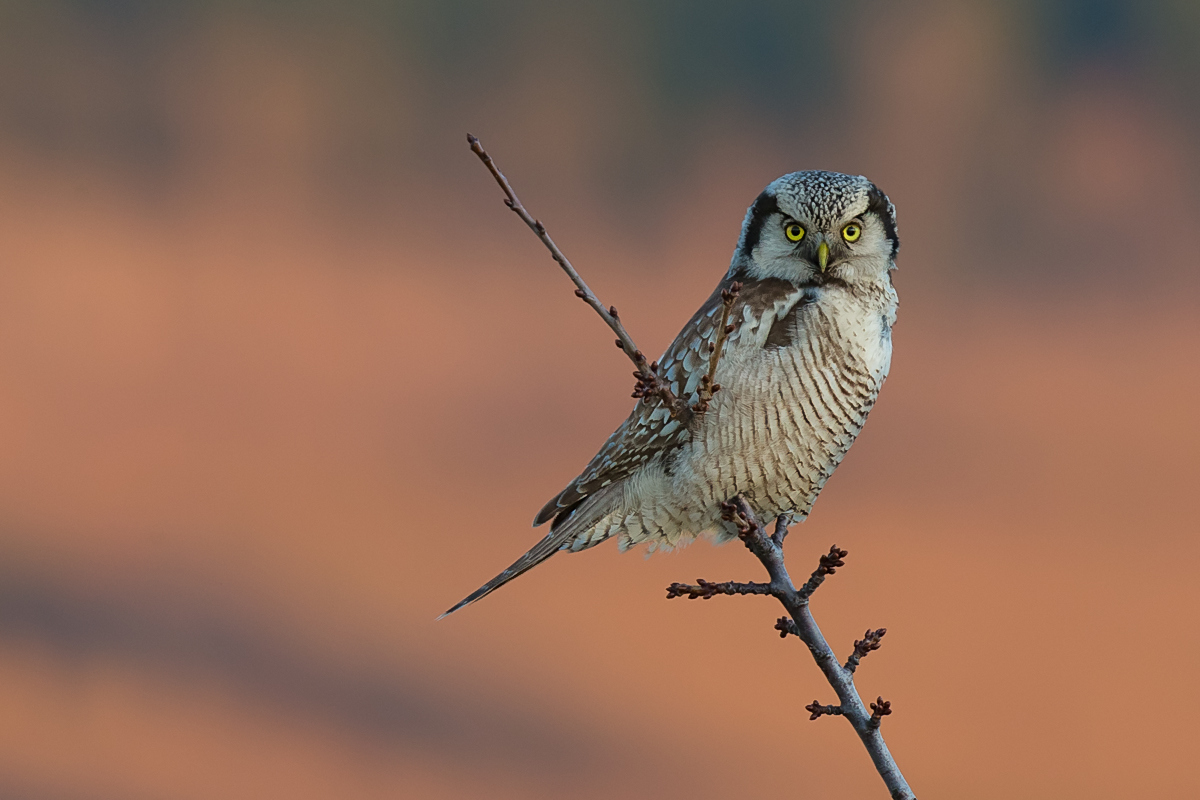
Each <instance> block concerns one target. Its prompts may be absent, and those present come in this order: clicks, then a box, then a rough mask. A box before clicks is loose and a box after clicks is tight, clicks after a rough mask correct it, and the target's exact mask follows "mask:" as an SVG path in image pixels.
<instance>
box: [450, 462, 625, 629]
mask: <svg viewBox="0 0 1200 800" xmlns="http://www.w3.org/2000/svg"><path fill="white" fill-rule="evenodd" d="M617 487H618V484H611V485H610V486H607V487H605V488H604V489H601V490H600V491H599V492H597V493H596V494H594V495H592V496H591V497H589V498H588V499H587V500H585V501H584V502H583V504H582V505H581V506H580V507H579V508H577V509H576V510H575V513H573V514H571V516H569V517H567V518H566V519H564V520H562V524H556V525H554V526H553V527H552V528H551V529H550V532H549V533H548V534H546V535H545V536H544V537H543V538H542V540H541V541H540V542H538V543H537V544H535V545H534V546H533V547H531V548H530V549H529V552H528V553H526V554H525V555H523V556H521V557H520V558H518V559H517V560H516V561H514V562H513V565H512V566H511V567H509V568H508V569H506V570H504V572H501V573H500V574H499V575H497V576H496V577H494V578H492V579H491V580H490V581H488V582H487V583H485V584H484V585H483V586H480V587H479V588H478V589H476V590H475V591H473V592H471V593H470V594H469V595H467V596H466V598H464V599H463V600H462V601H461V602H460V603H458V605H456V606H454V607H453V608H451V609H450V610H449V611H447V612H446V613H445V614H442V616H441V617H438V619H442V618H443V617H448V616H450V615H451V614H453V613H454V612H455V611H458V610H459V609H460V608H462V607H463V606H468V605H470V604H471V603H474V602H475V601H476V600H479V599H480V598H483V597H487V596H488V595H489V594H491V593H492V592H494V591H496V590H497V589H499V588H500V587H501V586H503V585H504V584H506V583H508V582H509V581H511V580H512V579H513V578H515V577H517V576H518V575H523V574H524V573H526V572H528V571H529V570H531V569H533V568H534V567H536V566H537V565H538V564H540V563H542V562H543V561H545V560H546V559H547V558H549V557H550V556H552V555H554V554H555V553H557V552H558V551H559V550H561V549H562V547H563V545H565V544H566V543H567V542H569V541H571V540H572V539H574V538H575V537H576V536H578V535H579V533H580V532H581V531H583V530H585V529H588V528H591V527H592V526H593V525H595V524H596V523H597V522H599V521H600V518H601V517H603V516H604V515H605V513H607V511H608V506H609V502H608V498H609V497H611V496H612V495H613V494H615V493H614V492H611V491H610V490H612V489H616V488H617ZM592 544H598V542H592V543H589V544H588V546H589V547H590V546H591V545H592Z"/></svg>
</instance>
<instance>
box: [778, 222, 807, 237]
mask: <svg viewBox="0 0 1200 800" xmlns="http://www.w3.org/2000/svg"><path fill="white" fill-rule="evenodd" d="M783 232H784V233H785V234H787V237H788V241H789V242H798V241H800V240H801V239H803V238H804V228H801V227H800V226H799V225H797V224H796V223H794V222H793V223H792V224H790V225H788V226H787V227H786V228H784V229H783Z"/></svg>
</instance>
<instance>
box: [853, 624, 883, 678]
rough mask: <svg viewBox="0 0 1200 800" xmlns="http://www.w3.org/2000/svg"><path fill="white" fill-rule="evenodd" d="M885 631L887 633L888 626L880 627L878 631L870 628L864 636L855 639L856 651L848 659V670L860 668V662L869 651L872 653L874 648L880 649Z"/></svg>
mask: <svg viewBox="0 0 1200 800" xmlns="http://www.w3.org/2000/svg"><path fill="white" fill-rule="evenodd" d="M885 633H887V628H880V629H879V630H877V631H873V630H871V629H870V628H868V629H867V632H866V633H864V634H863V638H861V639H857V640H855V642H854V652H853V653H852V654H851V655H850V658H849V659H847V660H846V667H845V669H846V671H847V672H854V670H856V669H858V663H859V662H860V661H862V660H863V659H864V658H865V657H866V655H867V653H870V652H871V651H872V650H878V649H879V647H880V645H881V644H883V641H882V640H883V635H884V634H885Z"/></svg>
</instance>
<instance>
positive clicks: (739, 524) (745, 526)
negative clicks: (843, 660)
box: [677, 495, 915, 800]
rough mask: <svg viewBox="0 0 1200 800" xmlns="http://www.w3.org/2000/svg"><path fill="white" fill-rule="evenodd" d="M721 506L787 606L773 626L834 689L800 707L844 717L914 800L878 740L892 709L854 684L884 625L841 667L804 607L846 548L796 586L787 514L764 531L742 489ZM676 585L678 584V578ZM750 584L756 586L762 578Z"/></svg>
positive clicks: (900, 799) (905, 797) (898, 799)
mask: <svg viewBox="0 0 1200 800" xmlns="http://www.w3.org/2000/svg"><path fill="white" fill-rule="evenodd" d="M721 510H722V514H723V516H724V517H725V519H727V520H729V521H730V522H732V523H733V524H734V526H735V527H736V528H737V531H738V537H739V538H740V539H741V540H742V542H743V543H745V545H746V547H747V548H748V549H749V550H750V552H752V553H753V554H754V555H755V557H756V558H758V560H759V561H760V562H762V565H763V566H764V567H766V570H767V574H768V575H769V576H770V578H771V582H770V583H769V584H766V585H767V587H768V590H767V592H765V593H769V594H771V595H773V596H774V597H775V598H776V599H778V600H779V602H780V603H782V604H783V607H784V608H785V609H787V612H788V615H789V616H788V617H781V618H780V619H779V621H778V622H776V623H775V630H777V631H779V633H780V636H781V637H783V638H787V636H788V635H792V636H797V637H799V638H800V640H801V641H803V642H804V644H805V645H807V646H808V649H809V651H810V652H811V653H812V655H813V659H814V660H815V661H816V662H817V666H818V667H819V668H820V670H821V672H822V673H823V674H824V675H825V679H826V680H827V681H828V682H829V685H830V686H831V687H833V690H834V692H836V693H837V697H838V704H837V705H828V706H826V705H821V704H820V703H819V702H817V701H816V700H814V701H813V702H812V703H811V704H810V705H808V706H806V707H805V710H806V711H808V712H809V714H810V715H811V717H810V719H816V718H818V717H821V716H843V717H845V718H846V719H847V720H848V721H849V722H850V725H851V726H852V727H853V728H854V732H855V733H857V734H858V738H859V739H860V740H861V741H862V743H863V746H864V747H866V749H867V753H868V755H870V757H871V761H872V762H873V763H874V765H875V769H876V771H877V772H878V773H879V776H880V777H881V778H883V782H884V784H885V785H886V786H887V788H888V791H889V792H890V793H891V796H892V798H893V800H915V797H914V795H913V792H912V789H910V788H909V786H908V782H907V781H905V779H904V776H903V775H902V774H901V773H900V768H899V767H898V766H897V765H896V760H895V759H894V758H893V757H892V754H891V751H890V750H888V746H887V743H886V742H884V740H883V735H882V734H881V733H880V732H879V724H880V721H881V720H882V719H883V717H885V716H887V715H888V714H890V713H892V709H891V703H889V702H888V701H886V700H884V699H883V698H882V697H880V698H879V699H878V700H877V701H876V702H874V703H871V710H870V712H868V711H867V706H866V705H865V704H864V703H863V701H862V698H861V697H860V696H859V694H858V689H856V688H855V686H854V669H853V668H852V667H851V663H853V664H854V666H857V664H858V661H861V660H862V658H863V656H865V655H866V654H867V653H868V652H870V651H871V650H875V649H877V648H878V645H879V639H880V638H882V636H883V629H882V628H881V629H880V630H878V631H867V634H866V635H865V636H864V637H863V639H862V640H861V641H859V642H856V643H855V655H852V656H851V657H850V661H848V662H847V665H846V666H844V667H843V666H842V665H841V664H840V663H838V660H837V657H836V656H835V655H834V653H833V649H832V648H831V647H830V646H829V643H828V642H827V641H826V640H825V636H824V634H822V633H821V629H820V628H819V627H818V626H817V623H816V620H814V619H813V616H812V611H811V610H810V609H809V605H808V601H809V597H810V596H811V595H812V593H813V592H814V591H816V589H817V587H818V586H820V585H821V583H822V581H824V580H825V577H826V576H827V575H831V574H833V572H834V571H835V570H837V569H838V568H839V567H842V566H843V565H844V563H845V562H844V561H843V559H844V558H845V557H846V551H845V550H842V549H840V548H838V547H837V545H834V546H833V547H831V548H829V552H828V553H827V554H826V555H823V556H821V561H820V565H819V566H818V567H817V570H816V571H815V572H813V574H812V577H811V578H809V580H808V582H807V583H805V584H804V587H803V588H802V589H797V588H796V586H795V584H793V583H792V579H791V577H790V576H789V575H788V572H787V567H786V565H785V564H784V561H783V547H782V542H783V536H784V535H786V533H787V526H786V520H784V519H783V518H782V517H781V518H779V519H777V520H776V526H775V534H774V535H768V534H767V532H766V530H765V529H764V528H763V526H762V524H761V523H760V522H759V521H758V519H757V518H756V516H755V514H754V511H753V509H752V508H751V507H750V504H749V503H748V502H747V501H746V498H744V497H742V496H741V495H737V496H736V497H734V498H732V499H731V500H730V501H728V502H726V503H722V504H721ZM677 585H680V586H683V584H677ZM709 585H712V584H709ZM753 585H756V586H761V585H762V584H753ZM756 593H758V592H756ZM860 649H861V651H862V652H860ZM856 657H857V660H856Z"/></svg>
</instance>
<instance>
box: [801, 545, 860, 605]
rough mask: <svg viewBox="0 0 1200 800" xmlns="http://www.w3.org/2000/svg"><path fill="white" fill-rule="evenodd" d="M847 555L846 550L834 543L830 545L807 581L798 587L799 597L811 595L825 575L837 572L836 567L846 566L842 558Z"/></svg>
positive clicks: (804, 597)
mask: <svg viewBox="0 0 1200 800" xmlns="http://www.w3.org/2000/svg"><path fill="white" fill-rule="evenodd" d="M848 555H849V553H848V552H847V551H845V550H842V549H841V548H840V547H838V546H837V545H836V544H835V545H832V546H831V547H830V548H829V552H828V553H827V554H826V555H823V556H821V561H820V566H818V567H817V568H816V570H814V571H813V574H812V576H810V577H809V579H808V582H807V583H805V584H804V585H803V586H801V587H800V597H801V598H803V599H805V600H807V599H808V598H809V597H812V593H813V592H815V591H816V590H817V589H819V588H820V587H821V584H822V583H824V582H825V576H826V575H832V574H833V573H835V572H837V569H838V567H844V566H846V562H845V561H844V560H843V559H845V558H846V556H848Z"/></svg>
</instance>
